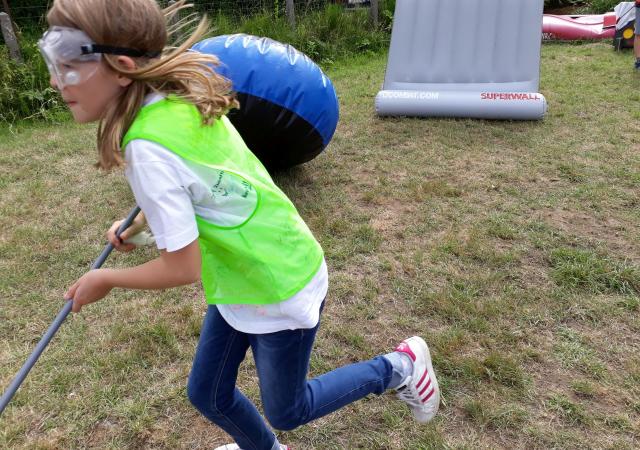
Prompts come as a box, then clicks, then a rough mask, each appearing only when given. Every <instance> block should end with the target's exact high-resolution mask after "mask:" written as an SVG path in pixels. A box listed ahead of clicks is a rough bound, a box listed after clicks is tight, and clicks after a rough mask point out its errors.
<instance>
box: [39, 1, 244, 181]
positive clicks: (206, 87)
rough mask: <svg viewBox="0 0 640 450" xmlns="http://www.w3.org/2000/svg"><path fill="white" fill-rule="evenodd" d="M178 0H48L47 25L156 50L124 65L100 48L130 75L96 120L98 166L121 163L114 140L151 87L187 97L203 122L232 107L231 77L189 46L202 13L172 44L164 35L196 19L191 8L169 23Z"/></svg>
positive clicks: (203, 28) (200, 28) (200, 32)
mask: <svg viewBox="0 0 640 450" xmlns="http://www.w3.org/2000/svg"><path fill="white" fill-rule="evenodd" d="M192 6H193V5H191V4H187V3H186V0H179V1H177V2H175V3H174V4H173V5H171V6H169V7H168V8H165V9H161V8H160V6H159V5H158V4H157V3H156V1H155V0H54V3H53V6H52V7H51V9H50V10H49V13H48V14H47V21H48V23H49V25H50V26H53V25H59V26H65V27H70V28H76V29H79V30H82V31H84V32H85V33H86V34H87V35H88V36H89V37H90V38H91V39H92V40H93V41H94V42H95V43H96V44H100V45H109V46H114V47H125V48H132V49H136V50H140V51H143V52H151V53H153V52H161V56H159V57H158V58H147V57H139V58H133V59H134V61H135V62H136V68H135V69H133V70H127V69H126V68H124V67H122V65H120V64H118V62H117V58H118V57H117V56H114V55H108V54H104V55H103V58H102V61H104V63H105V64H106V65H107V66H108V68H109V69H110V70H113V71H115V72H118V73H120V74H122V75H124V76H126V77H127V78H129V79H131V80H132V83H131V84H130V85H129V86H128V87H127V88H125V90H124V91H123V92H122V94H121V95H120V96H118V97H117V98H115V99H114V100H113V101H112V102H111V103H110V104H109V106H108V107H107V110H106V111H105V112H104V114H103V116H102V118H101V120H100V123H99V125H98V136H97V142H98V153H99V161H98V163H97V164H96V165H97V166H98V167H100V168H102V169H105V170H109V169H112V168H113V167H117V166H122V165H123V164H124V160H123V158H122V154H121V148H120V144H121V142H122V138H123V137H124V135H125V133H126V132H127V130H128V129H129V127H130V126H131V124H132V123H133V120H134V118H135V116H136V114H137V113H138V110H139V109H140V108H141V106H142V103H143V100H144V97H145V95H147V94H148V93H150V92H152V91H158V92H162V93H165V94H175V95H177V96H179V97H181V98H182V99H185V100H186V101H189V102H191V103H193V104H194V105H195V106H196V107H197V108H198V110H199V111H200V114H201V115H202V120H203V123H204V124H208V123H211V122H212V121H213V120H215V119H216V118H217V117H220V116H221V115H223V114H225V113H226V112H227V111H229V110H230V109H232V108H237V107H238V106H239V105H238V102H237V101H236V100H235V97H234V95H233V93H232V92H231V83H230V82H229V81H228V80H227V79H225V78H223V77H222V76H220V75H218V74H217V73H216V72H215V71H214V69H213V67H214V66H216V65H218V59H217V58H216V57H215V56H213V55H206V54H203V53H198V52H192V51H189V48H190V47H191V46H192V45H193V44H194V43H196V42H197V41H199V40H200V39H202V38H203V37H204V36H205V35H206V34H207V32H208V30H209V22H208V20H207V18H206V17H203V18H202V19H201V20H200V21H199V23H198V25H197V27H196V28H195V31H193V33H192V34H191V35H190V36H188V37H187V38H186V39H185V40H184V42H182V43H178V44H176V45H177V46H171V47H170V46H168V41H169V39H170V38H171V37H172V36H174V35H175V34H178V33H179V32H181V31H183V30H184V29H186V28H188V27H189V26H191V25H193V24H194V23H196V22H198V20H197V18H195V15H194V14H190V15H188V16H187V17H185V18H184V19H182V20H179V21H177V22H175V24H174V25H171V26H169V25H168V24H170V23H174V21H175V20H176V18H177V15H178V13H179V12H180V11H182V10H184V9H186V8H190V7H192Z"/></svg>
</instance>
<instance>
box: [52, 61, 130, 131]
mask: <svg viewBox="0 0 640 450" xmlns="http://www.w3.org/2000/svg"><path fill="white" fill-rule="evenodd" d="M76 64H77V67H74V68H73V69H75V70H77V71H80V72H81V71H82V70H84V69H85V67H83V65H87V67H86V69H87V70H89V67H88V65H93V64H98V69H97V70H95V72H94V73H93V74H92V75H91V76H89V77H88V78H87V79H86V80H84V81H83V82H81V83H79V84H75V85H64V86H62V88H60V87H59V86H58V85H57V81H56V77H54V76H52V77H51V78H50V80H49V83H50V84H51V87H53V88H54V89H57V90H59V91H60V94H61V95H62V98H63V100H64V102H65V103H66V104H67V106H68V107H69V109H70V110H71V114H73V118H74V119H75V121H76V122H78V123H89V122H94V121H96V120H100V119H101V118H102V117H103V115H104V113H105V111H106V108H107V106H108V105H109V103H111V102H112V101H114V100H115V99H116V98H117V97H118V96H120V94H121V93H122V91H123V90H124V89H125V87H126V86H127V85H128V84H129V83H130V82H131V81H130V80H128V79H126V78H123V77H122V76H120V75H118V74H117V73H116V72H114V71H113V70H111V69H109V68H108V67H107V66H106V65H105V64H104V63H103V62H98V63H92V62H90V63H84V62H78V63H76Z"/></svg>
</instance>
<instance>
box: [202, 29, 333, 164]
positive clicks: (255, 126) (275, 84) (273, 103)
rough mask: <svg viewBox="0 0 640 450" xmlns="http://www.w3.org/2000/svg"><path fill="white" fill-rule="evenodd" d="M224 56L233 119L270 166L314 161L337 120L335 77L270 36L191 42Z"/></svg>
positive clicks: (221, 70) (220, 69) (222, 70)
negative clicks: (237, 104)
mask: <svg viewBox="0 0 640 450" xmlns="http://www.w3.org/2000/svg"><path fill="white" fill-rule="evenodd" d="M193 50H197V51H199V52H202V53H207V54H213V55H215V56H217V57H218V58H219V59H220V63H221V64H220V66H218V67H216V71H217V72H218V73H220V74H221V75H223V76H224V77H226V78H228V79H229V80H231V82H232V84H233V89H234V91H235V92H236V94H237V98H238V100H239V101H240V109H238V110H233V111H231V112H230V113H229V114H228V117H229V119H230V120H231V122H232V123H233V125H234V126H235V127H236V129H237V130H238V132H239V133H240V135H241V136H242V137H243V139H244V140H245V142H246V144H247V146H248V147H249V148H250V149H251V151H252V152H253V153H254V154H255V155H256V156H257V157H258V158H259V159H260V161H262V163H263V164H264V165H265V166H266V167H267V169H269V170H278V169H286V168H289V167H292V166H295V165H297V164H302V163H304V162H307V161H310V160H311V159H313V158H314V157H316V156H317V155H318V154H319V153H320V152H322V150H324V148H325V147H326V146H327V145H328V144H329V141H330V140H331V138H332V136H333V133H334V132H335V130H336V126H337V124H338V98H337V96H336V92H335V89H334V88H333V84H332V83H331V80H329V78H328V77H327V76H326V75H325V74H324V73H323V72H322V70H321V69H320V68H319V67H318V66H317V65H316V64H315V63H314V62H313V61H311V59H309V58H308V57H307V56H306V55H304V54H303V53H301V52H299V51H298V50H296V49H295V48H293V47H292V46H290V45H285V44H282V43H280V42H276V41H274V40H271V39H268V38H261V37H256V36H250V35H246V34H234V35H224V36H217V37H214V38H210V39H206V40H204V41H202V42H199V43H198V44H196V45H195V46H194V47H193Z"/></svg>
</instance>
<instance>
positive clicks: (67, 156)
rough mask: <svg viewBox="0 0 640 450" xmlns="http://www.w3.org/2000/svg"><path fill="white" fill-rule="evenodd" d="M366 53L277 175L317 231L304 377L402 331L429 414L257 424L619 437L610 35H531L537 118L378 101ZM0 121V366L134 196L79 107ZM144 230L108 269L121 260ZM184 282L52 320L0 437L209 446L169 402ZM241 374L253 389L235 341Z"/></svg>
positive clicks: (633, 137) (630, 155) (20, 353)
mask: <svg viewBox="0 0 640 450" xmlns="http://www.w3.org/2000/svg"><path fill="white" fill-rule="evenodd" d="M385 63H386V55H367V56H363V57H358V58H351V59H346V60H337V61H333V62H332V64H327V65H326V67H329V69H328V74H329V75H330V77H331V78H332V80H333V81H334V84H335V86H336V89H337V92H338V96H339V99H340V106H341V121H340V124H339V126H338V130H337V132H336V135H335V137H334V140H333V142H332V143H331V145H330V146H329V148H328V149H327V150H326V152H325V153H323V154H322V155H320V156H319V157H318V158H316V159H315V160H314V161H312V162H310V163H308V164H306V165H304V166H302V167H298V168H294V169H292V170H290V171H287V172H286V173H282V174H279V175H278V176H277V177H276V180H277V182H278V183H279V185H280V186H282V188H283V189H284V190H285V191H286V192H287V193H288V194H289V195H290V197H291V198H292V200H293V201H294V203H295V204H296V205H297V207H298V208H299V210H300V212H301V214H302V216H303V217H304V218H305V220H306V221H307V223H308V224H309V226H310V228H311V229H312V230H313V232H314V233H315V235H316V236H317V237H318V239H319V241H320V242H321V243H322V245H323V246H324V248H325V251H326V255H327V262H328V264H329V268H330V274H331V275H330V276H331V285H330V292H329V297H328V300H327V305H326V309H325V313H324V319H323V325H322V327H321V329H320V332H319V334H318V338H317V342H316V347H315V351H314V354H313V356H312V359H311V372H312V374H313V375H318V374H321V373H323V372H326V371H328V370H331V369H332V368H335V367H338V366H341V365H343V364H347V363H350V362H353V361H358V360H362V359H365V358H370V357H372V356H374V355H377V354H380V353H383V352H386V351H388V349H390V348H392V347H393V345H395V344H396V343H397V342H398V341H399V340H401V339H403V338H404V337H407V336H410V335H413V334H420V335H422V336H423V337H424V338H425V339H426V340H427V341H428V342H429V343H430V346H431V348H432V353H433V359H434V365H435V370H436V371H437V373H438V376H439V380H440V385H441V387H442V396H443V404H442V406H441V413H440V414H439V415H438V417H437V418H436V419H435V420H434V421H433V422H432V423H430V424H428V425H423V426H419V425H417V424H415V423H413V422H412V421H411V419H410V413H409V411H408V410H407V409H406V408H404V407H403V406H402V405H399V404H398V402H397V401H395V399H394V397H393V396H392V395H384V396H382V397H380V398H375V397H372V398H368V399H365V400H363V401H361V402H358V403H355V404H353V405H349V406H347V407H346V408H344V409H343V410H341V411H338V412H336V413H334V414H331V415H329V416H327V417H324V418H321V419H319V420H317V421H316V422H314V423H312V424H309V425H308V426H304V427H301V428H300V429H298V430H295V431H293V432H288V433H279V437H280V439H281V440H282V441H283V442H286V443H288V444H290V445H292V447H293V448H308V449H338V448H340V449H343V448H347V449H405V448H411V449H432V448H433V449H440V448H576V449H577V448H580V449H582V448H621V449H622V448H625V449H626V448H628V449H632V448H637V447H638V444H639V441H640V433H639V432H638V430H640V387H639V386H640V358H639V357H638V350H639V348H638V340H637V336H638V333H639V332H640V320H639V318H638V311H639V307H640V306H639V305H640V298H639V295H638V286H639V272H638V271H639V264H640V256H639V255H640V227H639V226H638V223H639V219H640V214H639V213H638V211H639V210H638V200H637V199H638V197H639V194H640V189H639V187H638V182H639V181H640V169H639V167H640V156H639V155H640V154H639V153H638V149H639V147H638V145H639V142H640V141H639V136H640V125H639V123H640V122H638V120H637V119H638V115H637V114H638V104H639V102H640V96H638V94H637V92H638V88H639V87H640V78H638V77H637V76H636V75H635V74H634V73H633V72H632V70H631V56H630V55H629V54H628V53H623V54H620V53H615V52H613V51H612V49H611V47H610V46H609V45H608V44H602V43H591V44H584V45H557V44H555V45H545V46H543V51H542V79H541V92H542V93H543V94H544V95H545V96H546V97H547V99H548V101H549V105H550V109H549V113H548V115H547V117H546V118H545V119H544V120H543V121H540V122H508V121H480V120H465V119H461V120H454V119H438V120H435V119H431V120H427V119H414V118H387V119H380V118H377V117H376V116H375V114H374V111H373V99H374V96H375V94H376V93H377V91H378V90H379V88H380V85H381V82H382V78H383V76H384V69H385ZM57 120H60V122H59V123H54V124H37V123H18V124H17V125H15V126H13V127H11V128H9V127H7V126H4V127H3V128H0V186H1V187H2V189H3V195H2V197H1V199H0V226H1V227H2V230H3V233H1V234H0V336H2V337H3V338H2V344H0V386H2V388H4V387H5V386H7V385H8V383H9V381H10V380H11V379H12V377H13V376H14V375H15V373H16V372H17V370H18V369H19V367H20V365H21V364H22V363H23V362H24V360H25V358H26V357H27V356H28V354H29V353H30V351H31V350H32V348H33V346H34V345H35V344H36V342H37V340H38V339H39V337H40V336H41V335H42V333H43V332H44V330H45V329H46V327H47V326H48V324H49V323H50V322H51V320H52V319H53V317H54V316H55V314H56V312H57V311H58V310H59V308H60V307H61V305H62V301H61V298H62V294H63V293H64V290H65V289H66V287H67V286H68V285H69V284H70V283H71V282H73V281H74V280H75V279H76V278H77V277H78V276H80V275H81V274H82V273H83V272H84V271H85V270H86V269H87V267H88V266H89V264H90V263H91V261H92V259H93V258H95V257H96V256H97V255H98V253H99V252H100V249H101V247H102V245H103V238H102V236H103V234H104V231H105V230H106V229H107V228H108V226H109V225H110V224H111V222H112V221H113V220H115V219H118V218H120V217H122V216H123V215H125V214H126V212H127V211H128V210H129V209H130V207H131V205H132V204H133V198H132V196H131V194H130V192H129V191H128V188H127V186H126V183H125V181H124V179H123V176H122V174H121V173H118V172H115V173H112V174H108V175H105V174H100V173H99V172H96V171H95V170H94V169H93V168H92V167H91V163H92V162H93V161H94V160H95V150H94V145H95V143H94V133H95V128H94V127H92V126H79V125H75V124H73V123H71V122H68V121H64V120H62V119H57ZM153 255H154V251H153V250H152V249H143V250H141V251H139V252H136V253H133V254H128V255H112V257H111V258H110V260H109V261H108V263H107V264H108V265H109V266H128V265H132V264H137V263H141V262H143V261H145V260H147V259H149V258H151V257H152V256H153ZM204 308H205V306H204V302H203V300H202V296H201V292H200V289H199V288H198V287H189V288H185V289H173V290H170V291H166V292H162V293H158V292H125V291H122V290H115V291H114V292H113V293H112V294H111V295H110V296H109V297H108V298H107V299H105V300H104V301H102V302H98V303H96V304H94V305H91V306H90V307H89V308H86V309H84V310H83V312H82V313H81V314H78V315H73V316H71V317H70V318H69V319H68V320H67V322H66V323H65V324H64V325H63V327H62V328H61V330H60V331H59V333H58V334H57V335H56V337H55V338H54V340H53V342H52V344H51V345H50V346H49V348H48V349H47V351H46V352H45V353H44V355H43V356H42V357H41V359H40V360H39V361H38V363H37V364H36V366H35V368H34V369H33V371H32V372H31V374H30V375H29V377H28V378H27V380H26V381H25V383H24V384H23V386H22V387H21V389H20V391H19V392H18V394H17V396H16V397H15V398H14V400H13V401H12V403H11V404H10V405H9V407H8V409H7V410H6V411H5V413H4V414H3V416H2V417H1V418H0V448H11V449H46V448H51V449H52V448H100V449H102V448H107V449H136V448H158V449H175V448H184V449H192V448H213V447H215V446H216V445H219V444H221V443H223V442H226V441H227V438H226V437H225V436H224V434H223V433H222V432H221V431H220V430H218V429H217V428H216V427H214V426H212V425H210V424H208V423H207V421H206V420H205V419H203V418H202V417H200V416H199V414H198V413H197V412H196V411H195V410H194V409H193V408H192V407H191V406H190V405H189V403H188V400H187V399H186V395H185V383H186V378H187V376H188V373H189V369H190V364H191V360H192V357H193V352H194V348H195V345H196V342H197V336H198V333H199V329H200V321H201V319H202V313H203V312H204ZM239 384H240V387H241V388H242V389H243V391H245V392H246V394H247V395H248V396H249V397H250V398H252V399H254V400H255V401H256V402H257V403H258V404H259V390H258V387H257V380H256V376H255V372H254V368H253V362H252V360H251V358H249V359H248V360H247V361H246V363H245V364H243V366H242V367H241V369H240V376H239Z"/></svg>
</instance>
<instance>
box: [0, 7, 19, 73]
mask: <svg viewBox="0 0 640 450" xmlns="http://www.w3.org/2000/svg"><path fill="white" fill-rule="evenodd" d="M0 29H2V37H3V38H4V42H5V43H6V44H7V47H8V48H9V56H10V57H11V59H13V60H14V61H17V62H20V63H21V62H23V59H22V54H21V53H20V46H19V45H18V38H17V37H16V34H15V33H14V32H13V25H12V24H11V17H9V14H7V13H4V12H3V13H0Z"/></svg>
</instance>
